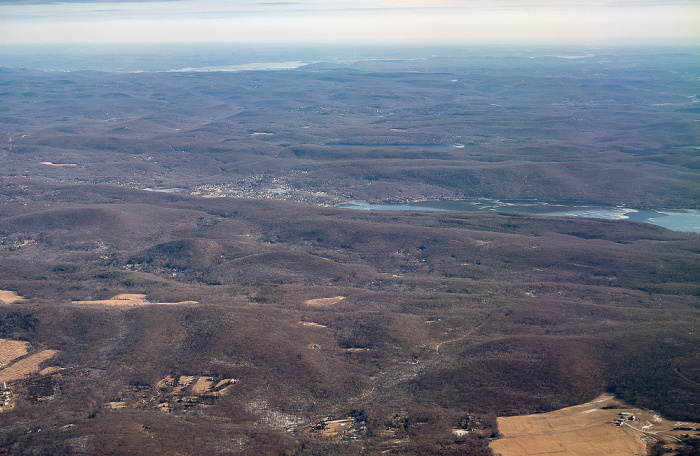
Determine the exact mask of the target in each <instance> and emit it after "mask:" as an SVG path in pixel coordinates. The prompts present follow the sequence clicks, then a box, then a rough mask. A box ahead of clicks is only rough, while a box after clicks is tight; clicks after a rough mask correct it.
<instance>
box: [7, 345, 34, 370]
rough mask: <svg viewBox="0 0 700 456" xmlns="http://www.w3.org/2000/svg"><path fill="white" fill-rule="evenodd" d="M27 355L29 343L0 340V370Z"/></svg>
mask: <svg viewBox="0 0 700 456" xmlns="http://www.w3.org/2000/svg"><path fill="white" fill-rule="evenodd" d="M27 353H29V342H23V341H21V340H9V339H0V368H2V367H5V366H7V365H8V364H10V363H11V362H12V361H14V360H15V359H17V358H20V357H22V356H24V355H26V354H27Z"/></svg>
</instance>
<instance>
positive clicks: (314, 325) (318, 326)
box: [299, 321, 327, 328]
mask: <svg viewBox="0 0 700 456" xmlns="http://www.w3.org/2000/svg"><path fill="white" fill-rule="evenodd" d="M299 326H310V327H312V328H327V326H326V325H322V324H320V323H314V322H312V321H300V322H299Z"/></svg>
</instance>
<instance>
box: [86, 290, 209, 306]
mask: <svg viewBox="0 0 700 456" xmlns="http://www.w3.org/2000/svg"><path fill="white" fill-rule="evenodd" d="M73 304H76V305H81V306H115V307H137V306H175V305H179V304H197V301H180V302H150V301H148V300H147V299H146V295H145V294H136V293H133V294H132V293H121V294H118V295H116V296H114V297H113V298H110V299H104V300H98V301H73Z"/></svg>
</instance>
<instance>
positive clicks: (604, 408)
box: [490, 394, 698, 456]
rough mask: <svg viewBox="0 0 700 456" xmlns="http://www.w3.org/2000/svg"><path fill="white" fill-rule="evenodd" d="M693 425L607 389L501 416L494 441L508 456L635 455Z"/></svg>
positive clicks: (494, 447)
mask: <svg viewBox="0 0 700 456" xmlns="http://www.w3.org/2000/svg"><path fill="white" fill-rule="evenodd" d="M678 428H684V429H683V430H681V429H678ZM688 428H692V429H697V428H698V424H697V423H677V422H670V421H668V420H665V419H663V418H661V417H660V416H658V415H656V414H655V413H654V412H652V411H650V410H643V409H638V408H633V407H630V406H628V405H626V404H625V403H624V402H622V401H620V400H617V399H615V398H614V397H613V396H610V395H607V394H606V395H602V396H599V397H598V398H597V399H595V400H593V401H591V402H587V403H585V404H581V405H575V406H572V407H567V408H563V409H561V410H555V411H553V412H549V413H541V414H536V415H525V416H512V417H499V418H498V429H499V431H500V433H501V434H502V436H503V437H502V438H500V439H498V440H495V441H493V442H491V445H490V446H491V449H492V450H493V452H494V453H495V454H501V455H503V456H532V455H545V454H557V455H558V456H592V455H601V456H603V455H605V456H635V455H645V454H647V448H646V447H647V441H649V440H651V441H652V443H653V441H655V440H662V441H664V442H666V443H669V444H673V443H675V442H676V441H675V438H674V436H680V435H681V434H687V433H688V430H687V429H688ZM643 438H646V440H647V441H645V440H643ZM650 438H651V439H650Z"/></svg>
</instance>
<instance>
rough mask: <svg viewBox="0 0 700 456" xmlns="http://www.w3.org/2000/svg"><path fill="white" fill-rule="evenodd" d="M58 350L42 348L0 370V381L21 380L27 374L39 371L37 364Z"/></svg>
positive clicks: (51, 356) (52, 355)
mask: <svg viewBox="0 0 700 456" xmlns="http://www.w3.org/2000/svg"><path fill="white" fill-rule="evenodd" d="M56 353H58V350H43V351H40V352H39V353H35V354H33V355H31V356H28V357H27V358H24V359H21V360H19V361H17V362H16V363H14V364H12V365H10V366H8V367H6V368H4V369H2V370H0V382H11V381H14V380H21V379H23V378H24V377H26V376H27V375H29V374H33V373H34V372H39V365H40V364H41V363H42V362H44V361H46V360H47V359H50V358H53V357H54V356H55V355H56Z"/></svg>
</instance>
